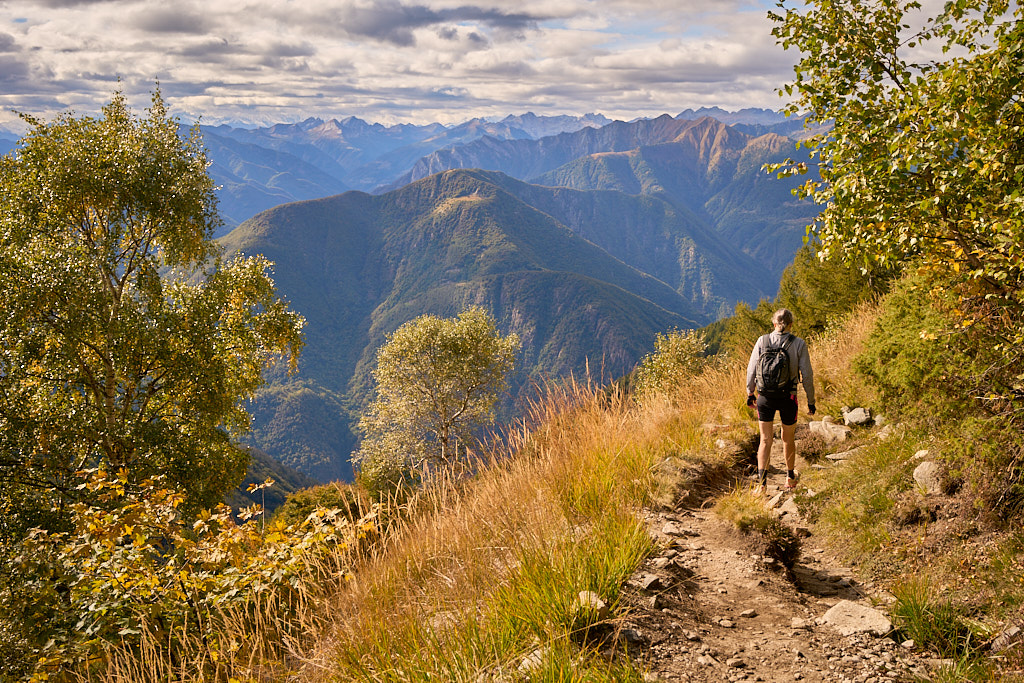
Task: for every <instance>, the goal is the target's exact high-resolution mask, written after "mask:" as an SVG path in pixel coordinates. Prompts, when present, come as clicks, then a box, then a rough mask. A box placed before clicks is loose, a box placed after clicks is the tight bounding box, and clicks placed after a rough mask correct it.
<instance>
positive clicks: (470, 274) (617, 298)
mask: <svg viewBox="0 0 1024 683" xmlns="http://www.w3.org/2000/svg"><path fill="white" fill-rule="evenodd" d="M801 124H802V122H801V121H800V120H796V121H793V120H788V119H786V118H785V117H783V116H782V115H781V114H778V113H776V112H770V111H767V110H755V109H751V110H745V111H743V112H735V113H730V112H724V111H722V110H718V109H701V110H697V111H693V110H687V111H684V112H682V113H680V114H679V115H678V116H675V117H672V116H669V115H664V116H661V117H658V118H655V119H638V120H634V121H629V122H626V121H609V120H608V119H605V118H604V117H602V116H599V115H587V116H581V117H569V116H564V117H541V116H535V115H533V114H525V115H520V116H508V117H506V118H504V119H501V120H498V121H488V120H483V119H475V120H472V121H468V122H466V123H463V124H460V125H457V126H443V125H440V124H428V125H423V126H415V125H408V124H403V125H397V126H385V125H382V124H375V123H367V122H365V121H361V120H359V119H356V118H345V119H342V120H330V121H323V120H319V119H308V120H306V121H303V122H300V123H292V124H279V125H275V126H269V127H265V128H257V129H244V128H238V127H231V126H214V127H204V128H203V136H204V141H205V144H206V146H207V149H208V154H209V159H210V161H211V167H210V174H211V176H212V177H213V179H214V181H215V182H216V183H217V184H218V185H219V186H220V189H219V199H220V209H221V213H222V215H223V216H224V219H225V229H224V231H223V233H222V234H221V235H219V237H220V239H221V241H222V243H223V245H224V246H225V248H226V250H227V252H228V253H229V254H230V253H239V252H240V253H249V254H255V253H262V254H264V255H266V256H267V257H268V258H269V259H271V260H272V261H274V262H275V264H276V265H275V271H274V277H275V280H276V282H277V284H278V288H279V291H280V293H281V294H282V295H283V296H284V297H285V298H286V299H287V300H288V301H289V302H290V304H291V306H292V307H293V308H294V309H296V310H298V311H299V312H301V313H302V314H303V315H304V316H305V317H306V319H307V321H308V326H307V330H306V334H307V344H306V348H305V350H304V353H303V357H302V359H301V360H300V369H299V372H298V373H297V374H295V375H292V376H286V375H283V374H278V373H272V374H271V375H270V376H269V382H268V384H267V385H266V386H265V387H264V388H263V389H262V390H261V391H260V393H259V395H258V396H257V397H256V399H255V400H254V401H253V402H252V403H251V405H250V408H251V412H252V414H253V426H254V429H253V432H252V433H251V435H250V436H249V437H248V445H249V446H251V447H253V448H254V449H256V452H259V453H261V454H262V453H263V452H265V453H267V454H269V457H270V458H272V459H273V460H275V461H277V462H280V463H283V464H284V465H287V466H290V467H293V468H295V469H297V470H299V471H301V472H302V473H304V474H305V475H309V476H312V477H315V478H316V479H318V480H330V479H351V477H352V468H351V463H350V462H349V455H350V453H351V452H352V451H353V450H354V449H355V448H356V446H357V440H356V437H355V436H354V434H353V432H352V426H353V424H354V423H355V422H356V420H357V419H358V416H359V414H360V412H361V411H362V409H363V407H364V406H365V404H366V402H367V400H368V398H369V397H370V395H371V391H372V382H371V375H370V372H371V370H372V367H373V362H374V358H375V353H376V349H377V348H379V346H380V345H381V344H382V343H383V342H384V341H385V339H386V335H387V334H389V333H390V332H392V331H394V330H395V329H396V328H397V327H398V326H399V325H401V324H402V323H404V322H406V321H408V320H411V319H412V318H415V317H417V316H419V315H422V314H424V313H434V314H438V315H444V316H451V315H455V314H456V313H458V311H459V310H460V309H462V308H464V307H465V306H468V305H481V306H484V307H485V308H486V309H487V310H488V311H490V312H491V314H492V315H493V316H494V317H495V319H496V320H497V321H498V324H499V327H500V328H501V329H502V331H503V332H516V333H517V334H519V336H520V337H521V339H522V341H523V350H522V354H521V356H520V358H519V365H518V370H517V372H516V375H515V376H514V377H513V378H512V380H513V381H512V385H513V391H512V394H511V396H510V398H509V399H508V401H506V403H505V405H504V406H503V416H504V417H508V416H510V415H512V414H514V412H515V402H516V401H517V400H523V399H524V398H526V397H528V396H529V394H530V392H531V391H532V390H533V388H534V387H535V386H536V384H537V383H539V382H543V381H546V380H548V379H554V380H557V379H558V378H560V377H563V376H565V375H567V374H570V373H573V374H577V375H579V374H582V373H587V372H590V373H591V374H595V375H599V376H601V377H604V378H605V379H611V378H614V377H617V376H619V375H622V374H624V373H627V372H629V371H630V370H631V369H632V368H633V367H634V366H635V364H636V363H637V362H638V361H639V359H640V358H641V357H642V356H643V355H644V354H645V353H647V352H649V351H650V350H651V348H652V346H653V340H654V338H655V335H656V334H657V333H659V332H664V331H666V330H668V329H671V328H674V327H678V328H692V327H697V326H701V325H704V324H706V323H708V322H711V321H714V320H715V319H717V318H720V317H721V316H723V315H726V314H728V313H730V312H732V310H733V308H734V307H735V305H736V304H737V303H738V302H748V303H755V302H757V301H758V300H759V299H761V298H763V297H767V296H771V295H773V294H774V292H775V289H776V287H777V284H778V281H779V276H780V274H781V272H782V270H783V268H784V267H785V266H786V265H787V264H788V263H789V262H790V261H791V260H792V257H793V254H794V253H795V251H796V250H797V249H798V248H799V247H800V245H801V244H802V238H803V235H804V227H805V226H806V225H807V224H808V223H809V222H811V220H812V219H813V216H814V210H815V209H814V207H813V206H812V205H808V204H806V203H801V202H797V201H796V200H795V199H794V198H793V196H792V195H791V192H790V190H791V189H792V187H793V186H794V185H795V182H796V181H794V180H785V181H780V180H776V179H774V178H772V177H770V176H768V175H767V174H766V173H764V172H763V170H762V167H763V165H764V164H765V163H770V162H773V161H779V160H781V159H783V158H786V157H793V156H797V155H798V154H800V153H801V152H800V151H799V150H798V149H797V148H796V146H795V141H796V139H797V138H798V136H800V135H802V134H803V132H802V130H800V129H799V126H800V125H801ZM15 144H16V141H15V140H14V139H13V137H11V139H10V140H9V141H8V139H7V138H6V136H4V135H0V146H2V147H0V151H3V150H5V149H10V148H13V147H14V145H15ZM257 461H258V463H257V464H258V467H257V469H261V471H262V470H267V469H268V465H267V463H268V460H267V458H265V457H263V456H262V455H260V457H259V458H258V459H257ZM277 478H279V479H283V478H285V477H284V475H281V474H278V475H277ZM290 478H294V477H290Z"/></svg>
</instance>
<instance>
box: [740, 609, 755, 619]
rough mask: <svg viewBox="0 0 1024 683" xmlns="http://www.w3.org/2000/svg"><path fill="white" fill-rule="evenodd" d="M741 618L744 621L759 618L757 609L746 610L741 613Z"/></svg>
mask: <svg viewBox="0 0 1024 683" xmlns="http://www.w3.org/2000/svg"><path fill="white" fill-rule="evenodd" d="M740 616H741V617H743V618H744V619H753V618H754V617H756V616H757V610H756V609H745V610H743V611H742V612H740Z"/></svg>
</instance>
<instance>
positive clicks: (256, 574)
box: [0, 470, 376, 675]
mask: <svg viewBox="0 0 1024 683" xmlns="http://www.w3.org/2000/svg"><path fill="white" fill-rule="evenodd" d="M80 486H81V488H82V489H83V490H85V491H87V492H88V493H89V494H90V495H89V499H90V501H91V502H89V503H76V504H75V505H74V506H73V507H72V512H73V526H72V528H71V529H70V530H69V531H64V532H47V531H44V530H42V529H35V530H33V531H32V532H31V533H30V535H29V537H28V538H27V539H26V540H25V541H24V542H23V543H22V544H21V545H20V546H19V548H18V550H17V552H15V553H13V554H12V555H11V556H9V557H7V558H5V559H4V560H3V563H4V564H5V565H8V567H7V569H8V571H9V572H11V573H13V574H15V575H16V576H18V577H19V580H18V581H17V582H11V583H5V584H4V585H3V586H0V602H2V603H3V604H4V605H5V608H6V609H8V610H11V612H9V613H8V615H7V616H8V617H11V616H16V617H20V618H16V619H13V620H12V623H22V624H37V625H45V628H36V629H34V630H26V631H25V632H24V633H22V634H21V638H22V642H21V646H20V647H21V649H22V651H23V654H29V655H30V659H29V660H28V661H27V662H26V661H25V660H22V661H20V662H13V663H9V664H8V667H9V669H8V673H16V671H15V672H12V671H11V669H12V668H13V669H15V670H20V672H21V673H24V672H25V671H26V670H32V669H34V670H35V671H36V672H37V673H39V674H47V675H50V674H56V673H59V672H65V671H68V670H71V669H76V670H78V671H80V672H81V671H88V670H89V669H90V667H91V665H92V664H96V665H100V666H102V664H103V661H104V653H105V652H106V650H107V648H109V647H110V646H111V645H114V644H117V645H120V646H128V647H131V646H132V645H133V643H138V642H139V641H140V640H141V638H142V637H143V635H144V634H145V635H146V636H147V640H148V642H149V643H150V646H151V647H152V646H154V643H155V644H156V646H158V647H163V648H167V650H168V653H169V654H170V655H173V650H174V649H175V647H176V646H177V645H178V644H179V643H181V642H184V641H186V640H189V639H191V640H192V641H193V642H194V641H196V640H201V642H203V643H204V644H205V647H206V648H207V649H212V650H217V649H219V648H224V647H228V646H229V645H230V644H229V643H228V642H221V640H220V632H219V628H218V624H219V623H220V620H221V619H222V617H223V615H224V611H225V610H229V609H231V608H237V607H241V606H243V605H245V604H247V603H250V602H255V601H257V600H264V601H266V600H267V599H268V596H269V595H274V596H275V598H278V599H280V605H281V606H280V608H279V609H285V606H286V605H288V604H289V596H292V595H296V594H297V593H298V592H299V591H300V590H302V589H303V587H304V586H306V585H307V584H309V585H314V584H316V583H318V582H322V581H323V580H324V579H325V578H326V575H325V574H324V572H325V571H328V572H329V573H330V574H331V575H332V576H334V577H335V579H338V578H343V577H344V571H345V567H344V566H337V565H338V563H339V562H344V561H345V560H346V558H351V557H352V554H353V553H355V552H358V551H359V549H360V548H361V547H363V546H364V545H365V544H366V543H367V542H368V541H369V540H371V539H372V538H373V537H374V535H375V533H376V531H375V524H374V516H373V513H372V511H369V512H368V514H367V515H366V516H364V517H362V518H360V519H357V520H352V519H351V518H350V516H349V511H348V510H339V509H326V508H316V509H315V510H313V511H312V512H311V513H310V514H309V515H307V516H306V517H305V518H304V519H302V520H300V521H298V522H293V523H286V522H284V521H279V520H275V521H272V522H270V523H269V524H268V523H266V522H265V520H264V519H263V518H262V511H261V510H260V508H259V507H258V506H253V507H252V508H249V509H247V510H245V511H243V512H242V517H243V518H244V519H247V520H248V521H245V522H244V523H242V524H238V523H236V522H235V520H234V517H233V515H232V514H231V511H230V510H229V509H228V508H227V506H225V505H220V506H218V507H217V508H216V509H215V510H213V511H212V512H203V513H202V514H200V515H199V516H198V518H197V519H196V520H195V521H194V522H193V521H191V519H190V518H188V517H185V516H183V515H182V514H181V508H182V506H183V503H184V501H185V496H184V495H183V494H182V493H180V492H177V491H174V490H172V489H168V488H165V487H164V486H163V484H162V482H160V481H159V480H155V479H154V480H147V481H143V482H141V483H137V482H134V481H133V478H132V477H130V476H128V474H127V473H126V472H124V471H121V472H120V473H118V474H117V475H111V474H109V473H107V472H106V471H104V470H98V471H92V472H90V473H88V476H87V477H86V478H85V479H84V480H83V481H82V483H81V484H80ZM279 616H281V617H287V615H286V614H280V615H279ZM197 629H198V631H199V633H198V635H197V632H196V631H197ZM214 659H215V658H214Z"/></svg>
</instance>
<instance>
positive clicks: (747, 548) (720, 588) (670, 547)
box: [623, 444, 923, 683]
mask: <svg viewBox="0 0 1024 683" xmlns="http://www.w3.org/2000/svg"><path fill="white" fill-rule="evenodd" d="M777 445H778V444H777ZM772 462H773V463H777V464H781V463H782V462H783V459H782V454H781V452H779V453H773V456H772ZM807 467H808V463H807V462H806V461H803V460H802V459H798V463H797V468H798V470H800V469H805V468H807ZM740 479H741V481H742V483H744V484H747V483H748V482H749V480H747V479H745V478H742V477H740ZM784 483H785V472H784V471H782V470H779V469H778V468H773V469H772V470H771V472H770V476H769V493H768V495H769V497H770V499H771V500H772V501H774V502H775V508H774V509H775V510H776V511H777V513H778V514H779V515H780V516H781V518H782V520H783V521H784V522H785V523H786V524H788V525H789V526H791V527H793V528H794V529H796V530H797V531H798V535H801V534H803V535H805V538H803V545H802V552H801V556H800V559H799V560H798V561H797V563H796V565H795V566H794V567H793V570H792V572H787V571H786V570H785V568H784V567H782V566H781V565H780V564H779V563H778V562H775V561H773V560H772V559H771V558H765V557H762V556H760V555H757V554H756V552H754V551H752V550H751V548H752V545H751V541H750V538H749V537H744V536H743V535H741V534H740V533H739V532H738V531H736V530H735V529H734V528H733V527H732V526H731V525H730V524H729V523H728V522H726V521H724V520H722V519H721V518H719V517H718V516H717V515H716V514H715V513H714V512H713V511H712V510H711V509H710V507H711V505H712V504H713V498H712V499H711V500H707V501H705V502H704V504H703V506H702V507H699V508H693V509H682V510H676V511H648V512H647V514H646V517H647V520H646V521H647V523H648V526H649V528H650V531H651V535H652V536H653V537H654V538H655V539H656V540H657V541H658V543H659V545H660V547H661V551H660V552H659V553H657V554H656V555H655V557H653V558H652V559H650V560H648V561H647V563H645V565H644V566H643V567H642V568H641V570H640V572H638V573H637V574H636V575H635V576H634V577H633V579H632V580H631V581H630V583H629V585H628V587H627V590H626V591H625V594H624V601H625V604H626V610H627V614H628V616H627V618H626V621H625V623H624V626H623V629H624V630H623V635H624V637H625V639H626V640H627V641H631V642H632V644H633V646H634V647H633V650H634V653H635V654H636V655H637V656H638V657H639V659H640V660H641V661H642V662H644V664H645V668H646V670H647V671H649V672H650V673H649V674H648V678H649V680H651V681H839V682H845V681H849V682H851V683H883V682H886V681H903V680H910V679H911V678H912V677H913V675H914V673H923V670H922V669H921V668H920V665H921V662H920V660H918V659H917V658H916V657H915V655H914V653H912V652H911V651H910V650H908V649H906V648H904V647H902V646H901V645H900V644H898V643H897V642H895V641H894V640H893V638H892V637H876V636H872V635H867V634H859V635H854V636H843V635H841V634H840V633H839V632H838V631H837V630H836V629H835V628H834V627H833V626H831V625H830V624H819V623H818V619H819V618H820V617H821V616H822V615H824V614H825V612H827V611H828V610H829V608H831V607H832V606H833V605H835V604H836V603H838V602H840V601H842V600H849V601H854V602H859V603H862V604H864V605H872V601H871V597H872V595H873V593H872V587H871V586H868V585H861V584H859V583H858V582H857V580H856V579H855V578H854V577H853V574H852V572H851V571H850V569H848V568H846V567H842V566H839V565H838V564H837V563H836V561H835V559H834V558H833V557H831V556H830V553H829V552H828V551H827V550H826V549H825V548H823V547H821V546H820V545H819V544H818V543H817V539H816V538H815V537H814V536H812V535H811V536H808V535H806V534H807V531H806V529H805V528H804V526H805V523H804V520H803V519H802V518H801V517H800V513H799V511H798V510H797V507H796V504H795V503H794V501H793V500H792V497H793V493H792V492H790V491H785V490H783V489H782V487H783V485H784Z"/></svg>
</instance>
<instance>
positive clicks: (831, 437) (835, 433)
mask: <svg viewBox="0 0 1024 683" xmlns="http://www.w3.org/2000/svg"><path fill="white" fill-rule="evenodd" d="M807 427H808V429H809V430H810V431H811V433H812V434H818V435H820V436H821V438H823V439H824V440H825V442H826V443H836V442H837V441H846V440H847V439H849V438H850V434H851V433H852V432H853V430H852V429H850V428H849V427H847V426H846V425H839V424H836V423H835V422H833V421H832V419H831V417H826V418H825V419H824V420H821V421H820V422H810V423H808V425H807Z"/></svg>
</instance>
